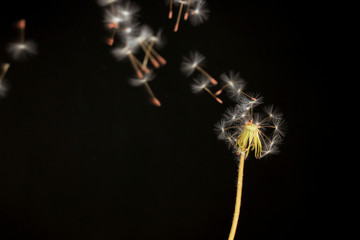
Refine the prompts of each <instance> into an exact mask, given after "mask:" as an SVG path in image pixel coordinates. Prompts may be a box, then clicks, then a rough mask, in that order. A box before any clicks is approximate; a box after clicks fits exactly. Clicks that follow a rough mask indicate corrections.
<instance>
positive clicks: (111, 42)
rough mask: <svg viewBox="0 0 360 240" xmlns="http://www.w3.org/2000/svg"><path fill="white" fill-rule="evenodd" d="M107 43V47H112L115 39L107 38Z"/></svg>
mask: <svg viewBox="0 0 360 240" xmlns="http://www.w3.org/2000/svg"><path fill="white" fill-rule="evenodd" d="M105 42H106V44H107V45H109V46H112V45H113V44H114V38H107V39H105Z"/></svg>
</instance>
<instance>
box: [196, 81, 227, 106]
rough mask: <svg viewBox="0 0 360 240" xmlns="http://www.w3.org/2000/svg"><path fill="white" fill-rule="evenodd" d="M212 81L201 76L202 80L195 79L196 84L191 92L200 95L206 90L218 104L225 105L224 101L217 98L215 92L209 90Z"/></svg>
mask: <svg viewBox="0 0 360 240" xmlns="http://www.w3.org/2000/svg"><path fill="white" fill-rule="evenodd" d="M209 83H210V80H209V79H208V78H207V77H205V76H200V78H197V79H194V83H193V84H192V85H191V90H192V92H193V93H199V92H201V91H202V90H205V91H206V92H207V93H209V94H210V96H212V97H213V98H214V99H215V100H216V101H217V102H218V103H220V104H221V103H223V101H222V100H221V99H220V98H218V97H217V96H215V94H214V93H213V92H211V90H210V89H209V88H208V86H209Z"/></svg>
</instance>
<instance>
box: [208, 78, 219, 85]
mask: <svg viewBox="0 0 360 240" xmlns="http://www.w3.org/2000/svg"><path fill="white" fill-rule="evenodd" d="M210 82H211V83H212V84H213V85H217V84H218V82H217V81H216V80H215V79H214V78H210Z"/></svg>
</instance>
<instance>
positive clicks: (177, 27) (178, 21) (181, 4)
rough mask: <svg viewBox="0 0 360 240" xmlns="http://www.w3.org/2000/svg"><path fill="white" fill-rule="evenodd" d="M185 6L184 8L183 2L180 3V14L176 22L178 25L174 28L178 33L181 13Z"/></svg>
mask: <svg viewBox="0 0 360 240" xmlns="http://www.w3.org/2000/svg"><path fill="white" fill-rule="evenodd" d="M183 6H184V3H183V2H181V3H180V9H179V14H178V17H177V20H176V24H175V28H174V32H177V31H178V29H179V23H180V17H181V12H182V9H183Z"/></svg>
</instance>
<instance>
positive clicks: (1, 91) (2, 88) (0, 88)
mask: <svg viewBox="0 0 360 240" xmlns="http://www.w3.org/2000/svg"><path fill="white" fill-rule="evenodd" d="M9 67H10V64H9V63H5V64H3V65H2V71H1V74H0V97H5V95H6V92H7V90H8V88H7V86H6V84H5V83H4V78H5V76H6V73H7V71H8V69H9Z"/></svg>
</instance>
